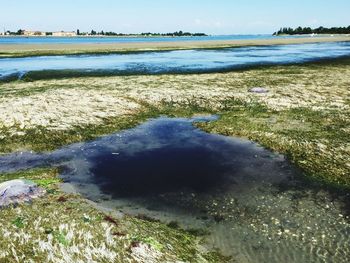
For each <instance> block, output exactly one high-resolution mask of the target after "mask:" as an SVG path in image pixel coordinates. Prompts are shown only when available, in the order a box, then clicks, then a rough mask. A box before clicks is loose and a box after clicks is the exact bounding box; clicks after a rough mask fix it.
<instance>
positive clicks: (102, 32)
mask: <svg viewBox="0 0 350 263" xmlns="http://www.w3.org/2000/svg"><path fill="white" fill-rule="evenodd" d="M77 35H91V36H96V35H100V36H168V37H185V36H186V37H187V36H188V37H204V36H207V35H206V34H204V33H190V32H183V31H181V30H180V31H176V32H173V33H151V32H148V33H140V34H125V33H116V32H111V31H109V32H104V31H103V30H102V31H100V32H97V31H95V30H91V32H89V33H87V32H84V33H81V32H80V31H79V29H78V30H77Z"/></svg>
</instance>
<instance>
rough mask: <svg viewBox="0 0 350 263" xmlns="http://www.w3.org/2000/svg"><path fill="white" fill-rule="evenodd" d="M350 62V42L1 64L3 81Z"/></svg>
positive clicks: (1, 61)
mask: <svg viewBox="0 0 350 263" xmlns="http://www.w3.org/2000/svg"><path fill="white" fill-rule="evenodd" d="M344 56H350V42H338V43H318V44H298V45H280V46H260V47H240V48H226V49H217V50H205V49H201V50H177V51H167V52H144V53H134V54H111V55H81V56H42V57H26V58H1V59H0V80H11V79H18V78H23V77H28V78H32V79H40V78H55V77H65V76H81V75H84V76H89V75H91V76H95V75H99V76H101V75H102V76H103V75H125V74H128V75H133V74H164V73H204V72H223V71H230V70H235V69H242V68H247V67H252V66H260V65H278V64H291V63H304V62H310V61H317V60H322V59H331V58H339V57H344Z"/></svg>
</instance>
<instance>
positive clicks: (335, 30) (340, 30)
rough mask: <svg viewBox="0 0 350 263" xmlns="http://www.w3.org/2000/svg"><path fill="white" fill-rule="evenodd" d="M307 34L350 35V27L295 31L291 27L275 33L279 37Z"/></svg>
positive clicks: (301, 28)
mask: <svg viewBox="0 0 350 263" xmlns="http://www.w3.org/2000/svg"><path fill="white" fill-rule="evenodd" d="M305 34H350V26H348V27H331V28H327V27H322V26H321V27H318V28H314V29H312V28H311V27H301V26H299V27H297V28H295V29H293V28H291V27H284V28H281V29H280V30H278V31H277V32H275V33H273V35H274V36H278V35H305Z"/></svg>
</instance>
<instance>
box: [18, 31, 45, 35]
mask: <svg viewBox="0 0 350 263" xmlns="http://www.w3.org/2000/svg"><path fill="white" fill-rule="evenodd" d="M23 35H24V36H45V32H42V31H27V30H24V31H23Z"/></svg>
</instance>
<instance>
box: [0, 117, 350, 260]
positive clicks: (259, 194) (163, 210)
mask: <svg viewBox="0 0 350 263" xmlns="http://www.w3.org/2000/svg"><path fill="white" fill-rule="evenodd" d="M214 119H215V117H202V118H193V119H170V118H158V119H154V120H150V121H148V122H146V123H144V124H142V125H140V126H138V127H136V128H134V129H130V130H127V131H123V132H119V133H116V134H112V135H109V136H105V137H102V138H99V139H97V140H94V141H91V142H86V143H78V144H74V145H71V146H67V147H64V148H62V149H60V150H57V151H55V152H52V153H44V154H40V155H38V154H34V153H17V154H12V155H7V156H2V157H0V172H3V171H11V170H12V171H13V170H17V169H20V168H22V169H23V168H29V167H38V166H42V165H54V166H59V167H62V169H63V172H62V174H61V176H62V178H63V180H64V181H65V183H64V184H63V189H66V190H69V191H73V192H75V191H77V192H79V193H81V194H83V195H84V196H86V197H87V198H89V199H91V200H93V201H95V202H97V203H98V205H99V206H101V207H104V208H109V209H116V210H120V211H122V212H124V213H130V214H135V215H138V214H144V215H147V216H151V217H154V218H158V219H160V220H163V221H164V222H171V221H176V222H178V223H179V225H180V226H181V227H184V228H192V229H193V228H200V229H205V230H206V231H208V233H209V234H208V235H207V236H206V237H205V239H206V244H207V246H208V247H217V248H219V249H220V250H221V251H222V252H223V253H225V254H227V255H232V256H233V258H234V259H235V260H236V261H234V262H259V263H260V262H298V263H299V262H349V260H350V247H349V243H350V224H349V217H348V215H347V214H346V212H347V210H346V208H347V207H346V206H347V205H349V193H334V192H330V191H328V190H326V189H323V188H321V187H319V186H317V185H311V184H310V183H306V182H305V181H303V179H302V174H301V172H300V171H299V170H298V169H296V168H294V167H293V166H292V165H290V164H289V162H288V161H287V160H286V159H285V158H284V157H283V156H282V155H279V154H276V153H272V152H270V151H268V150H266V149H264V148H262V147H260V146H258V145H257V144H254V143H252V142H249V141H246V140H241V139H236V138H229V137H225V136H220V135H214V134H207V133H205V132H203V131H201V130H199V129H196V128H195V127H194V126H193V125H192V124H193V122H194V121H209V120H214Z"/></svg>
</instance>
